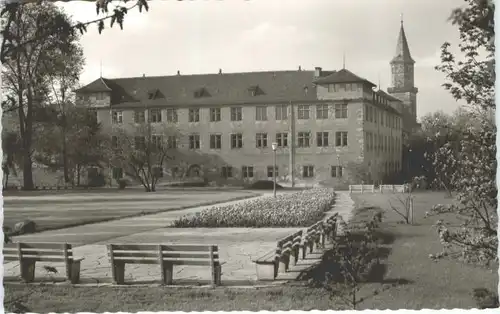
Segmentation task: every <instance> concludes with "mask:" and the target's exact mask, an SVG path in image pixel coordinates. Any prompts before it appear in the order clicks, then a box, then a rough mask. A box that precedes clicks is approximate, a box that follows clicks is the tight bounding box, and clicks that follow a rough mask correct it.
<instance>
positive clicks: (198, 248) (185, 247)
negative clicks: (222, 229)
mask: <svg viewBox="0 0 500 314" xmlns="http://www.w3.org/2000/svg"><path fill="white" fill-rule="evenodd" d="M161 246H162V250H163V251H185V252H209V251H210V246H211V247H212V251H213V252H217V249H218V248H217V245H199V244H180V245H176V244H168V245H161ZM111 248H112V249H113V252H115V251H152V252H158V244H111Z"/></svg>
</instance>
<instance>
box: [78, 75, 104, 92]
mask: <svg viewBox="0 0 500 314" xmlns="http://www.w3.org/2000/svg"><path fill="white" fill-rule="evenodd" d="M75 92H91V93H92V92H94V93H96V92H111V88H109V86H108V84H106V82H105V79H103V78H102V77H100V78H98V79H97V80H95V81H93V82H92V83H90V84H88V85H85V86H83V87H82V88H79V89H77V90H76V91H75Z"/></svg>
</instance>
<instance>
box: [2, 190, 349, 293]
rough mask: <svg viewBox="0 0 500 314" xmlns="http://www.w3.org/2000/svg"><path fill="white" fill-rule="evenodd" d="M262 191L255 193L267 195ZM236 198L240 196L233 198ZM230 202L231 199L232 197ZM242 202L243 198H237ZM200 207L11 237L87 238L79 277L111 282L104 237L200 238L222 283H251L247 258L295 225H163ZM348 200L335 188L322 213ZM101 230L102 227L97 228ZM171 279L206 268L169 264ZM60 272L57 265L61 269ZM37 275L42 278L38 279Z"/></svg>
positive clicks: (149, 276) (152, 269)
mask: <svg viewBox="0 0 500 314" xmlns="http://www.w3.org/2000/svg"><path fill="white" fill-rule="evenodd" d="M269 196H270V195H269V194H267V195H264V196H261V197H269ZM236 202H242V201H236ZM236 202H231V203H236ZM243 202H244V200H243ZM204 208H206V207H196V208H191V209H186V210H180V211H175V212H169V213H162V214H155V215H149V216H144V217H137V218H129V219H122V220H118V221H113V222H107V223H99V224H93V225H87V226H82V227H75V228H68V229H65V230H57V231H52V232H44V233H41V234H37V235H32V236H21V237H16V239H15V240H16V241H37V242H41V241H48V242H49V241H50V242H59V241H60V242H62V241H67V242H70V243H82V244H88V245H83V246H80V247H77V248H76V249H75V255H76V256H83V257H85V259H84V260H83V262H82V271H81V281H82V283H93V284H95V283H100V284H103V283H104V284H106V283H110V282H111V279H110V277H111V273H110V272H111V269H110V265H109V261H108V258H107V252H106V247H105V244H108V243H159V242H164V243H165V242H168V243H187V244H188V243H203V244H217V245H218V246H219V251H220V256H221V260H222V261H225V262H226V264H224V266H223V274H222V282H223V284H224V285H250V284H255V281H256V279H257V278H256V271H255V265H254V263H253V262H252V260H253V259H255V258H258V257H259V256H261V255H263V254H265V253H266V252H268V251H269V250H271V249H273V248H274V247H275V245H276V241H277V240H278V239H280V238H283V237H285V236H287V235H289V234H290V233H292V232H295V231H297V228H169V227H168V226H169V225H170V224H171V222H172V221H173V220H174V219H176V218H177V217H179V216H181V215H184V214H192V213H196V212H198V211H200V210H203V209H204ZM352 208H353V202H352V200H351V199H350V197H349V194H348V193H346V192H338V193H337V200H336V203H335V205H334V206H332V209H331V210H330V211H329V212H328V213H327V215H333V214H334V213H337V212H338V213H339V214H340V215H341V216H342V217H343V218H344V219H345V220H348V219H350V215H351V212H352ZM103 230H105V231H103ZM321 255H322V252H321V251H319V252H315V253H314V254H312V255H308V259H307V260H305V261H299V264H298V265H297V266H294V267H292V268H291V271H290V272H288V273H286V274H281V275H280V276H279V277H278V282H279V281H280V280H289V279H294V278H296V276H298V275H299V272H300V270H303V269H305V268H307V267H310V266H311V265H312V264H314V263H317V262H319V260H320V258H321ZM44 265H45V263H37V267H36V268H37V269H36V272H37V278H48V277H50V276H49V275H48V274H47V273H46V272H45V271H44V269H43V266H44ZM174 271H175V273H174V282H175V284H176V285H179V284H183V283H186V284H206V283H208V282H209V280H210V270H209V269H208V268H204V267H192V266H191V267H190V266H179V267H176V268H175V269H174ZM18 272H19V268H18V264H17V263H7V264H5V277H8V276H13V275H16V274H18ZM61 272H62V271H61ZM125 275H126V279H127V280H130V281H135V282H151V281H157V280H158V279H159V278H160V270H159V267H158V266H157V265H151V266H150V265H130V266H127V268H126V274H125ZM42 280H43V279H42Z"/></svg>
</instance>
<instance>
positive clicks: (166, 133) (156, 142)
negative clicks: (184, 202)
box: [111, 123, 178, 192]
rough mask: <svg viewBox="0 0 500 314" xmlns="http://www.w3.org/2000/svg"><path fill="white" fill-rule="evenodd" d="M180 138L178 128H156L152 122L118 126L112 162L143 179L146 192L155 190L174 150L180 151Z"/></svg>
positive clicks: (115, 133) (112, 144) (114, 137)
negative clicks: (123, 126)
mask: <svg viewBox="0 0 500 314" xmlns="http://www.w3.org/2000/svg"><path fill="white" fill-rule="evenodd" d="M176 138H178V136H177V134H176V132H175V131H173V130H169V129H162V130H158V129H156V130H153V127H152V126H151V124H150V123H146V124H145V125H140V126H133V125H131V127H130V129H128V130H127V129H125V128H121V129H118V130H116V131H115V132H114V135H113V137H112V139H111V147H112V153H111V155H112V157H111V165H112V166H113V167H116V168H119V169H122V170H123V173H125V174H126V175H127V176H130V177H131V178H133V179H135V180H137V181H139V182H140V183H141V184H142V185H143V186H144V189H145V190H146V192H154V191H156V184H157V183H158V180H159V179H160V177H161V176H162V175H163V168H164V166H165V165H166V163H167V161H169V160H171V159H172V157H171V156H170V154H169V153H170V151H175V150H176V147H177V142H176V140H174V139H176Z"/></svg>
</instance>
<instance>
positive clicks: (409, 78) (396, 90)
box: [387, 17, 418, 132]
mask: <svg viewBox="0 0 500 314" xmlns="http://www.w3.org/2000/svg"><path fill="white" fill-rule="evenodd" d="M390 64H391V73H392V80H391V83H392V87H389V88H388V89H387V92H388V93H389V94H391V95H392V96H394V97H396V98H398V99H400V100H401V101H402V102H403V104H404V112H403V113H402V114H403V126H404V128H405V129H406V130H407V131H409V132H411V131H412V129H413V128H414V127H416V125H417V93H418V88H416V87H415V82H414V79H415V74H414V67H415V61H414V60H413V59H412V57H411V54H410V48H409V47H408V41H407V39H406V34H405V30H404V26H403V18H402V17H401V28H400V29H399V37H398V41H397V45H396V55H395V56H394V58H392V60H391V62H390Z"/></svg>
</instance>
